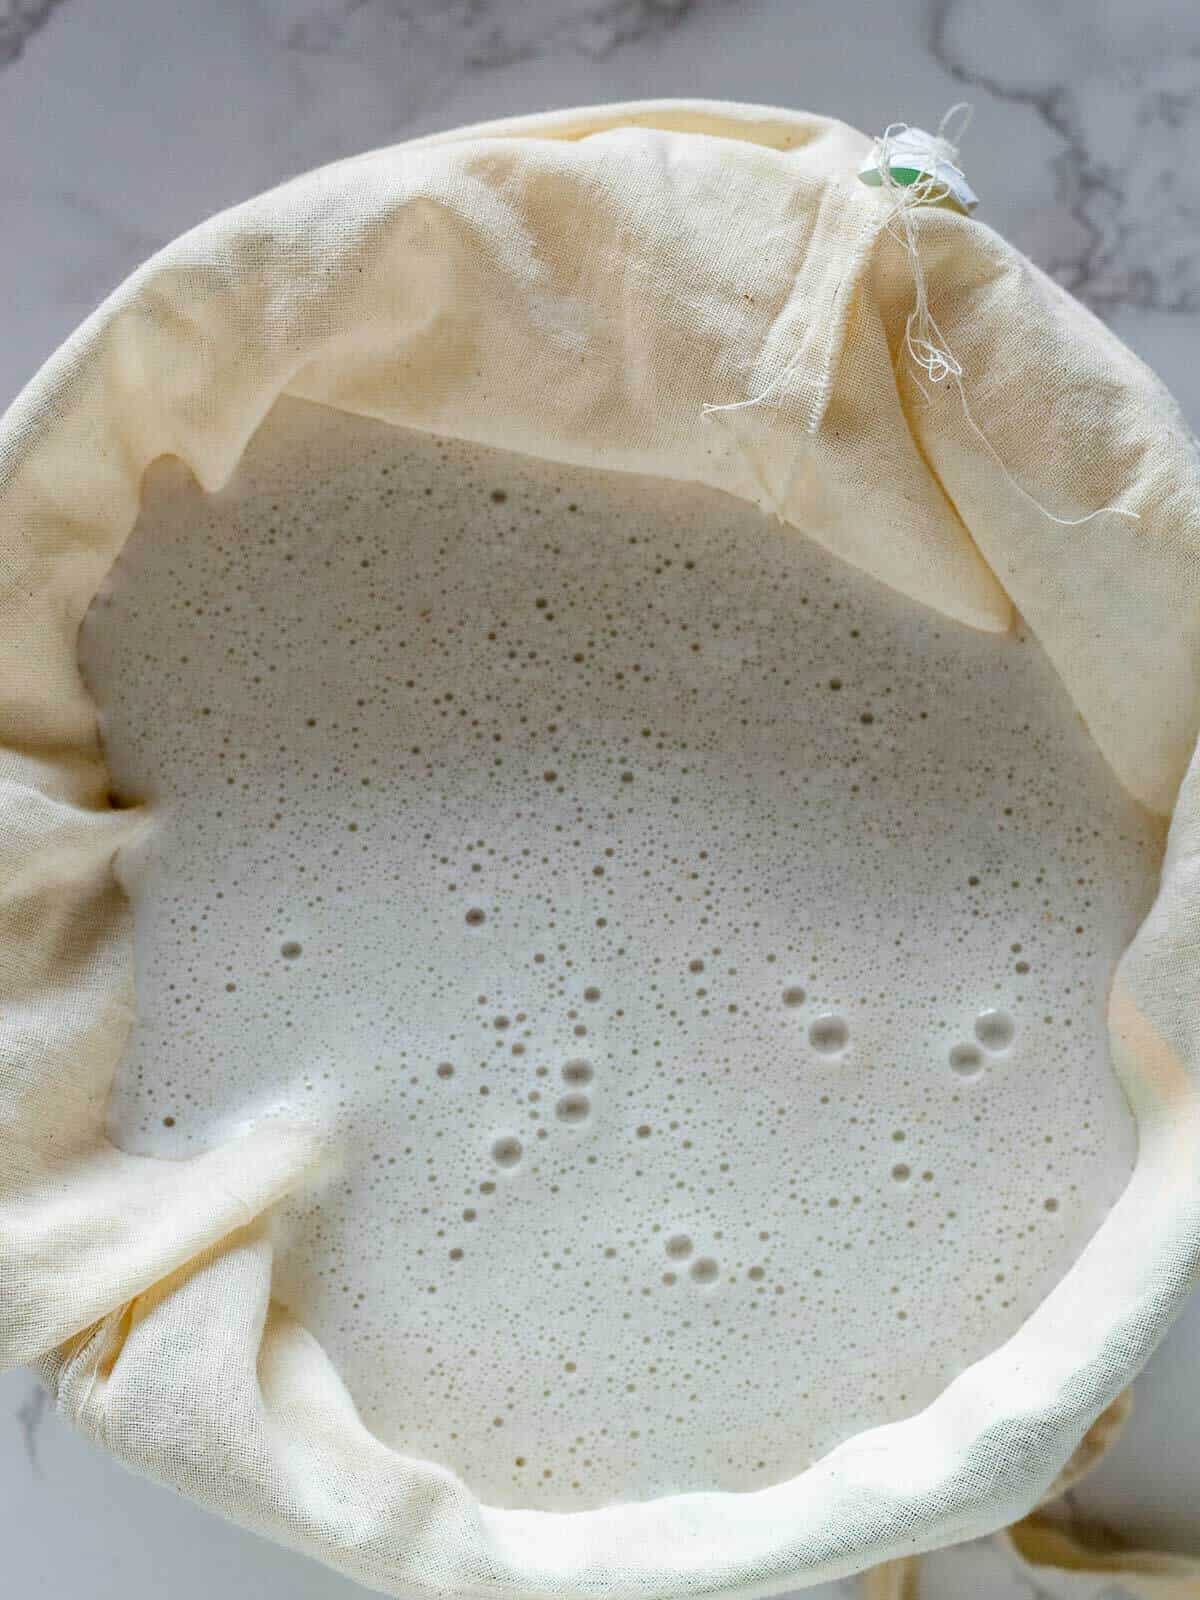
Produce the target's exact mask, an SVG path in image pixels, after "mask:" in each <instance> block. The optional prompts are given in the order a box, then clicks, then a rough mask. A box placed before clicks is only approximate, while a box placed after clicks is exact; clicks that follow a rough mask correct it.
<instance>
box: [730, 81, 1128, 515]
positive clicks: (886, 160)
mask: <svg viewBox="0 0 1200 1600" xmlns="http://www.w3.org/2000/svg"><path fill="white" fill-rule="evenodd" d="M971 115H972V108H971V106H970V105H968V104H967V103H966V101H959V102H958V103H957V104H956V105H953V106H951V107H950V109H949V111H947V112H946V114H945V116H944V117H943V118H942V120H941V122H940V123H939V124H938V131H937V133H936V134H933V135H930V134H924V135H923V138H922V147H923V149H924V151H925V155H926V162H925V166H924V170H923V171H922V172H921V174H920V176H919V177H918V178H917V179H916V180H915V181H914V182H913V183H910V184H904V183H901V182H900V181H899V179H898V178H897V177H896V176H895V174H894V173H893V171H892V155H893V146H894V144H895V141H896V140H897V139H898V138H900V136H901V135H904V136H905V137H906V141H907V149H906V151H905V153H904V155H903V157H899V156H898V157H897V165H908V164H909V163H910V162H911V159H912V141H913V139H914V136H918V137H922V136H921V130H919V129H915V128H911V127H910V126H909V124H908V123H906V122H893V123H890V124H889V125H888V126H887V127H886V128H885V129H884V131H883V133H882V135H881V136H880V137H879V138H878V139H876V140H875V146H874V160H875V165H876V167H877V168H878V171H879V178H880V183H881V185H882V187H883V188H884V189H885V190H886V191H887V193H888V195H889V196H890V198H891V208H890V210H889V211H888V214H887V217H886V218H885V220H884V227H885V229H886V230H887V232H888V233H890V234H891V236H892V238H893V239H895V240H896V242H897V243H898V244H899V245H900V247H901V249H902V250H903V251H904V253H905V255H906V256H907V257H908V263H909V269H910V271H911V273H912V280H913V292H914V303H913V309H912V310H911V311H910V312H909V314H908V317H907V318H906V320H905V324H904V345H905V349H906V350H907V351H908V355H909V359H910V360H911V362H912V364H913V366H914V368H916V369H918V370H919V371H921V372H923V373H924V374H925V376H926V377H927V378H928V379H929V381H930V382H931V383H944V382H945V381H946V380H947V379H949V380H950V381H951V382H952V383H953V384H954V386H955V388H956V389H957V390H958V397H959V400H960V401H961V403H962V408H963V416H964V417H965V418H966V421H967V425H968V426H969V427H970V429H971V431H972V432H973V433H974V434H975V436H976V438H977V439H978V440H979V441H980V443H981V444H982V445H983V447H984V449H985V450H986V451H987V452H988V454H989V455H990V456H991V458H992V460H993V461H995V463H996V465H997V466H998V467H999V468H1000V470H1001V472H1002V473H1003V474H1004V476H1005V478H1006V479H1007V480H1008V482H1009V483H1010V484H1011V485H1012V487H1013V488H1014V489H1015V490H1016V491H1017V493H1018V494H1019V495H1020V496H1021V498H1022V499H1023V500H1025V501H1027V502H1028V503H1029V504H1030V505H1031V506H1033V507H1034V508H1035V509H1036V510H1038V511H1039V512H1041V514H1042V516H1044V517H1046V518H1048V519H1049V521H1051V522H1054V523H1057V524H1058V526H1059V527H1061V528H1078V527H1080V526H1081V525H1082V524H1083V523H1085V522H1091V521H1092V519H1093V518H1094V517H1102V516H1104V515H1105V514H1106V513H1108V512H1111V513H1112V515H1113V516H1117V517H1126V518H1128V519H1129V520H1130V521H1133V522H1138V521H1140V520H1141V514H1140V513H1139V512H1137V511H1129V510H1127V509H1126V508H1125V507H1124V506H1118V505H1108V506H1100V507H1099V508H1098V509H1097V510H1095V511H1089V512H1087V513H1085V515H1084V516H1082V517H1060V516H1057V515H1056V514H1055V513H1054V512H1053V511H1051V510H1050V509H1049V507H1048V506H1044V505H1043V504H1042V502H1041V501H1040V500H1039V499H1037V497H1036V496H1035V495H1032V494H1030V492H1029V490H1028V489H1026V488H1025V486H1024V485H1023V484H1022V483H1020V482H1018V480H1017V479H1016V478H1015V477H1014V476H1013V474H1012V473H1011V472H1010V471H1009V469H1008V467H1007V466H1006V464H1005V462H1004V460H1003V458H1002V457H1001V456H1000V454H999V452H998V451H997V450H996V448H995V446H994V445H993V444H992V442H991V440H990V439H989V438H988V437H987V435H986V434H985V433H984V431H983V429H982V428H981V427H980V426H979V424H978V423H977V422H976V420H975V418H974V416H973V415H972V412H971V408H970V406H969V405H968V403H967V394H966V390H965V388H964V387H963V369H962V365H961V363H960V362H959V361H958V359H957V358H956V357H955V355H954V353H953V352H952V351H951V349H950V347H949V345H948V343H947V341H946V337H945V335H944V334H943V333H942V331H941V329H940V328H939V327H938V325H937V322H936V320H935V318H934V315H933V313H932V311H930V309H929V297H928V293H927V290H926V284H925V269H924V267H923V266H922V263H921V253H920V251H919V249H918V248H917V229H916V224H915V222H914V219H913V211H914V209H915V207H917V206H919V205H929V204H932V203H934V202H936V201H938V200H943V199H945V198H946V197H947V196H948V195H949V194H950V193H951V180H952V179H953V178H955V177H957V178H963V172H962V168H961V167H960V166H959V164H958V146H957V143H956V142H955V140H956V139H960V138H961V137H962V135H963V134H964V133H965V132H966V130H967V127H968V125H969V123H970V120H971ZM956 118H958V119H960V120H959V121H958V124H957V126H954V127H953V132H954V138H952V137H951V128H952V125H953V124H954V122H955V119H956ZM947 169H949V175H948V176H945V177H943V176H939V173H946V171H947ZM964 181H965V180H964ZM799 359H800V355H799V352H797V354H796V355H795V356H793V358H792V360H791V361H789V362H788V364H787V365H786V366H785V367H784V368H783V370H782V371H781V372H780V373H779V374H778V376H777V377H776V378H774V379H773V380H772V382H770V383H769V384H767V386H766V388H764V389H762V390H761V391H760V392H759V393H758V394H756V395H753V396H751V397H750V398H749V399H748V400H734V401H730V402H729V403H727V404H725V405H712V404H708V405H704V406H702V407H701V416H702V417H703V418H704V419H705V421H709V420H711V418H712V417H714V416H716V415H718V414H719V413H722V412H729V411H745V410H747V409H749V408H750V407H752V406H758V405H761V404H762V403H763V401H764V400H766V399H768V398H769V397H770V396H771V395H772V394H774V393H776V391H777V390H779V389H781V388H782V387H783V385H784V384H785V383H786V382H787V380H788V378H789V377H790V376H791V374H792V373H793V371H794V370H795V368H796V364H797V362H798V361H799ZM914 381H915V382H916V385H917V388H918V389H920V391H921V393H922V395H923V396H924V398H925V402H926V404H927V405H931V404H932V403H933V402H932V400H931V398H930V395H929V393H928V391H927V390H926V388H925V386H924V384H922V382H921V380H920V379H919V378H915V379H914ZM754 475H755V477H756V478H757V480H758V482H759V484H760V486H761V487H763V488H765V487H766V485H765V483H764V482H763V478H762V474H761V473H760V472H758V471H757V469H755V474H754ZM794 478H795V464H794V463H793V468H792V472H791V473H790V474H789V480H788V487H789V490H790V487H791V484H792V482H793V481H794ZM768 498H770V499H771V500H772V501H773V503H774V509H775V512H776V515H777V516H779V517H780V518H781V519H782V518H783V509H782V506H781V504H780V503H779V501H778V500H776V498H775V496H773V495H770V494H768Z"/></svg>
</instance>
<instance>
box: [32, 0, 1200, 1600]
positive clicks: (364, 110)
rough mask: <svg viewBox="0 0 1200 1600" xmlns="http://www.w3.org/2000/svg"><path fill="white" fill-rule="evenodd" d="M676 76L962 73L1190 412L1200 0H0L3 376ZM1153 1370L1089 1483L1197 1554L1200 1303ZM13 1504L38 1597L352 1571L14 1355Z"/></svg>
mask: <svg viewBox="0 0 1200 1600" xmlns="http://www.w3.org/2000/svg"><path fill="white" fill-rule="evenodd" d="M662 95H702V96H710V97H723V98H731V99H740V100H750V101H759V102H766V103H774V104H787V105H797V106H803V107H806V108H808V109H811V110H815V111H821V112H825V113H829V114H832V115H834V116H838V117H841V118H843V119H845V120H846V121H848V122H852V123H855V124H856V125H858V126H859V127H861V128H864V129H866V130H869V131H878V130H879V129H880V128H881V127H882V126H883V125H884V124H885V123H887V122H889V121H892V120H896V119H903V120H908V121H912V122H915V123H918V124H923V125H925V126H930V125H933V124H935V123H936V121H937V119H938V117H939V115H940V114H941V112H942V111H943V110H944V109H946V107H947V106H948V105H949V104H950V103H951V102H953V101H954V100H957V99H963V98H965V99H969V100H970V101H972V102H973V103H974V105H975V108H976V109H975V121H974V124H973V126H972V128H971V130H970V132H969V134H968V136H967V139H966V142H965V144H964V152H963V154H964V164H965V165H966V168H967V171H968V174H969V176H970V178H971V181H972V184H973V185H974V187H975V188H976V189H977V190H978V192H979V193H980V195H981V196H982V201H983V204H982V210H981V213H980V215H981V216H982V217H983V218H984V219H985V220H986V221H988V222H989V223H991V224H992V225H993V226H994V227H997V228H999V229H1000V230H1001V231H1002V232H1004V233H1006V234H1007V235H1008V236H1009V237H1010V238H1011V239H1013V240H1014V242H1015V243H1017V244H1018V245H1020V246H1021V248H1022V249H1024V250H1026V251H1027V252H1028V253H1029V254H1030V255H1032V256H1033V257H1034V258H1035V259H1036V260H1037V261H1039V262H1040V263H1041V264H1042V265H1043V266H1045V267H1047V268H1048V270H1050V271H1052V272H1053V273H1054V274H1055V276H1057V277H1058V278H1059V279H1061V281H1062V282H1064V283H1065V284H1067V285H1068V286H1069V287H1070V288H1071V289H1072V290H1073V291H1074V292H1075V293H1077V294H1079V295H1080V296H1081V297H1082V298H1083V299H1084V300H1086V301H1087V302H1088V303H1089V304H1090V305H1091V306H1092V307H1093V309H1095V310H1096V311H1097V312H1098V313H1099V315H1101V316H1102V317H1104V318H1105V319H1106V320H1108V321H1109V322H1110V323H1111V324H1112V325H1113V326H1114V327H1115V328H1116V329H1117V331H1118V332H1119V333H1120V334H1121V336H1122V337H1123V338H1125V339H1126V340H1127V341H1128V342H1129V343H1130V344H1131V345H1132V346H1133V347H1134V348H1135V349H1136V350H1137V351H1139V353H1140V354H1142V355H1143V356H1144V357H1145V359H1147V360H1148V361H1149V362H1150V363H1151V364H1152V365H1153V366H1155V367H1156V368H1157V369H1158V371H1159V372H1160V373H1161V374H1162V376H1163V377H1164V378H1165V380H1166V381H1167V383H1168V384H1169V385H1170V386H1171V388H1172V389H1173V390H1174V391H1175V393H1176V395H1177V397H1178V399H1179V400H1180V402H1181V404H1182V405H1183V408H1184V410H1185V413H1186V414H1187V415H1188V416H1189V417H1190V418H1191V419H1192V421H1193V425H1197V426H1200V323H1198V320H1197V312H1198V311H1200V169H1198V168H1197V166H1196V163H1195V161H1194V158H1193V155H1194V146H1193V144H1192V140H1193V138H1195V137H1196V136H1197V135H1200V12H1197V11H1196V9H1195V7H1194V4H1193V3H1192V0H1087V3H1085V0H1006V3H1005V4H1003V5H995V4H987V3H985V0H108V3H107V4H105V5H103V6H101V5H98V4H95V3H93V4H88V3H87V0H0V151H3V153H4V159H3V160H2V161H0V216H2V217H3V221H4V241H5V248H4V249H3V250H0V306H2V307H3V323H2V326H3V339H2V340H0V405H2V404H5V403H7V401H8V400H9V399H10V398H11V397H12V396H13V395H14V394H15V393H16V392H17V390H18V389H19V388H20V386H21V384H22V383H23V382H24V381H25V379H26V378H27V377H29V376H30V375H31V374H32V372H33V371H34V370H35V369H36V368H37V366H38V365H39V363H40V362H41V361H42V360H43V359H44V358H45V357H46V356H47V355H48V354H49V353H50V352H51V351H52V350H53V348H54V347H55V345H56V344H57V343H58V342H59V341H60V340H61V339H62V338H64V337H65V336H66V335H67V334H68V333H69V332H70V331H71V329H72V328H73V327H74V326H75V325H76V324H77V323H78V322H79V320H80V319H81V318H82V317H83V316H84V315H86V313H87V312H88V311H90V310H91V309H92V307H93V306H94V305H95V304H96V303H97V301H98V300H99V299H101V298H102V297H103V295H104V294H105V293H106V292H107V291H108V290H109V289H110V288H112V287H113V286H114V285H115V284H117V283H118V282H119V281H120V280H121V278H122V277H124V276H125V274H126V273H128V272H129V271H130V270H131V269H132V268H133V267H134V266H136V265H137V264H138V263H139V262H140V261H141V260H142V259H144V257H145V256H146V255H147V254H149V253H150V252H151V251H152V250H153V249H155V248H156V247H157V246H158V245H160V244H162V243H164V242H165V241H167V240H168V239H170V238H171V237H172V236H173V235H175V234H176V233H178V232H180V231H181V230H182V229H184V228H186V227H188V226H190V225H191V224H192V223H194V222H197V221H199V220H200V219H201V218H203V217H205V216H207V215H209V214H211V213H212V212H213V211H216V210H219V209H220V208H222V207H223V206H226V205H229V204H231V203H233V202H235V201H238V200H241V199H244V198H246V197H247V196H249V195H251V194H253V193H255V192H256V191H257V190H260V189H262V188H264V187H267V186H268V185H270V184H273V183H275V182H277V181H279V180H281V179H283V178H286V177H288V176H291V175H292V174H294V173H296V172H299V171H302V170H304V169H305V168H307V167H311V166H314V165H317V164H319V163H322V162H325V161H329V160H332V159H335V158H337V157H339V156H342V155H346V154H349V153H352V152H355V151H358V150H362V149H367V148H370V147H372V146H376V145H381V144H387V143H391V142H393V141H395V140H397V139H402V138H405V137H407V136H410V135H412V134H416V133H422V132H428V131H431V130H433V129H437V128H441V127H449V126H452V125H454V124H456V123H461V122H467V121H476V120H478V119H481V118H484V117H491V116H499V115H505V114H509V113H514V112H521V111H528V110H533V109H542V108H545V107H549V106H555V105H568V104H573V103H585V102H592V103H596V102H601V101H606V100H616V99H629V98H635V97H640V96H662ZM1138 1396H1139V1400H1140V1405H1139V1409H1138V1413H1137V1415H1136V1417H1135V1420H1134V1422H1133V1424H1132V1425H1131V1427H1130V1428H1129V1430H1128V1432H1127V1434H1126V1436H1125V1438H1124V1439H1123V1440H1122V1442H1121V1443H1120V1444H1119V1445H1118V1447H1117V1448H1116V1450H1115V1451H1114V1452H1113V1454H1112V1456H1111V1457H1110V1459H1109V1461H1108V1462H1106V1463H1105V1464H1104V1465H1103V1466H1102V1467H1101V1468H1100V1470H1099V1471H1098V1472H1097V1473H1096V1474H1095V1476H1094V1477H1093V1478H1092V1479H1091V1480H1089V1482H1088V1483H1087V1484H1086V1485H1084V1486H1083V1487H1082V1488H1080V1489H1079V1490H1078V1491H1077V1492H1076V1495H1075V1497H1074V1500H1075V1509H1076V1511H1077V1512H1079V1513H1080V1514H1085V1513H1086V1514H1089V1515H1092V1516H1095V1517H1099V1518H1102V1519H1103V1520H1104V1521H1105V1522H1107V1523H1108V1524H1109V1525H1111V1526H1112V1527H1114V1528H1116V1529H1118V1530H1120V1532H1122V1533H1123V1534H1124V1535H1126V1536H1127V1537H1129V1538H1130V1539H1132V1540H1136V1541H1142V1542H1148V1541H1154V1542H1158V1543H1160V1544H1166V1545H1170V1546H1172V1547H1174V1548H1176V1549H1181V1550H1193V1551H1196V1552H1200V1509H1198V1508H1200V1425H1198V1424H1200V1301H1194V1302H1193V1303H1192V1306H1191V1307H1190V1309H1189V1310H1188V1311H1187V1312H1185V1314H1184V1317H1183V1319H1182V1321H1181V1322H1180V1324H1179V1325H1178V1326H1177V1327H1176V1329H1175V1330H1174V1332H1173V1333H1172V1334H1171V1335H1170V1337H1169V1338H1168V1340H1167V1341H1166V1343H1165V1345H1164V1346H1163V1348H1162V1350H1161V1351H1160V1352H1159V1354H1158V1355H1157V1356H1156V1358H1155V1359H1154V1361H1153V1362H1152V1363H1151V1366H1150V1367H1149V1369H1148V1370H1147V1372H1146V1373H1145V1374H1144V1376H1143V1377H1142V1379H1141V1380H1140V1381H1139V1384H1138ZM6 1419H7V1420H6ZM0 1502H2V1503H3V1505H4V1509H5V1515H4V1518H3V1540H4V1565H5V1567H6V1569H7V1570H6V1572H5V1574H4V1579H5V1580H7V1583H6V1584H5V1583H3V1582H0V1588H2V1589H3V1592H5V1593H12V1594H13V1595H19V1596H21V1597H23V1600H24V1597H26V1596H35V1595H45V1596H67V1595H72V1596H74V1595H80V1594H86V1595H88V1596H89V1597H90V1600H109V1597H113V1600H115V1597H116V1596H118V1595H120V1596H121V1600H151V1597H158V1596H161V1595H164V1594H169V1595H170V1596H171V1597H172V1600H190V1597H192V1596H195V1597H196V1600H200V1597H201V1596H205V1597H207V1596H208V1595H209V1594H211V1592H212V1591H213V1589H214V1587H215V1586H219V1587H220V1589H221V1591H222V1592H223V1593H224V1594H225V1595H227V1596H228V1597H229V1600H251V1597H254V1600H260V1597H261V1600H277V1597H278V1600H282V1597H284V1596H287V1597H289V1600H334V1597H337V1596H342V1595H345V1596H346V1597H347V1600H349V1597H350V1596H351V1595H353V1594H360V1593H361V1592H362V1591H361V1590H358V1589H355V1588H354V1587H353V1586H352V1585H350V1584H348V1583H345V1582H343V1581H342V1580H340V1579H337V1578H335V1577H333V1576H331V1575H330V1574H328V1573H326V1572H325V1571H324V1570H323V1569H321V1568H320V1567H318V1566H316V1565H314V1564H312V1563H310V1562H307V1561H305V1560H302V1559H301V1558H299V1557H296V1556H292V1555H290V1554H288V1553H286V1552H283V1551H280V1550H277V1549H275V1548H274V1547H272V1546H270V1545H268V1544H265V1543H263V1542H261V1541H259V1540H257V1539H255V1538H253V1537H251V1536H249V1535H246V1534H243V1533H241V1532H239V1531H238V1530H236V1529H233V1528H231V1527H227V1526H225V1525H224V1524H222V1523H219V1522H217V1521H215V1520H214V1519H212V1518H210V1517H208V1516H207V1515H205V1514H204V1513H202V1512H200V1511H197V1510H195V1509H194V1508H193V1507H191V1506H190V1505H188V1504H186V1503H185V1502H183V1501H181V1500H180V1499H179V1498H178V1497H177V1496H175V1495H173V1494H171V1493H169V1492H167V1491H165V1490H163V1489H160V1488H157V1487H154V1486H151V1485H149V1484H145V1483H142V1482H140V1481H139V1480H137V1479H134V1478H132V1477H130V1476H129V1475H127V1474H126V1473H124V1472H123V1471H122V1470H121V1469H119V1468H118V1467H116V1466H115V1465H113V1464H112V1463H111V1462H110V1461H108V1460H107V1459H106V1458H104V1457H103V1456H102V1455H101V1454H99V1453H98V1452H97V1451H95V1450H93V1449H92V1448H91V1447H90V1446H88V1445H86V1444H85V1443H84V1442H83V1441H82V1440H80V1439H79V1438H77V1437H75V1436H74V1435H73V1434H72V1433H71V1432H70V1431H69V1430H68V1429H67V1428H65V1427H64V1426H63V1425H62V1424H61V1423H60V1422H59V1421H58V1419H57V1418H55V1417H53V1416H52V1415H51V1414H50V1413H49V1412H48V1409H47V1407H46V1405H45V1403H44V1397H43V1396H41V1394H40V1391H39V1390H38V1389H37V1387H36V1385H35V1384H34V1383H33V1382H32V1380H30V1379H29V1378H27V1377H25V1376H24V1375H22V1374H10V1375H8V1376H6V1377H4V1378H3V1379H0ZM1039 1588H1040V1586H1038V1585H1035V1584H1033V1583H1031V1582H1030V1580H1029V1579H1028V1578H1027V1577H1024V1578H1019V1577H1014V1576H1013V1574H1012V1570H1011V1565H1010V1563H1009V1562H1008V1560H1007V1559H1006V1557H1005V1555H1004V1553H1003V1551H1002V1550H1001V1549H1000V1547H999V1546H997V1545H994V1544H985V1545H980V1546H967V1547H964V1548H963V1549H961V1550H958V1551H953V1552H946V1553H944V1554H942V1555H940V1556H939V1557H937V1558H935V1559H934V1560H932V1561H931V1562H929V1563H928V1564H927V1570H926V1573H925V1581H924V1589H923V1593H924V1594H925V1595H926V1597H927V1600H938V1597H940V1596H945V1597H947V1600H948V1597H949V1596H951V1595H954V1596H959V1595H967V1594H970V1595H971V1596H978V1597H979V1600H989V1597H991V1596H993V1595H994V1596H996V1597H997V1600H998V1597H999V1596H1001V1595H1014V1596H1016V1595H1025V1596H1028V1595H1029V1594H1031V1593H1034V1592H1036V1591H1037V1590H1038V1589H1039ZM813 1592H814V1593H816V1594H821V1595H825V1596H831V1595H832V1594H834V1593H835V1592H840V1593H845V1594H849V1593H850V1592H852V1586H842V1587H841V1588H840V1589H839V1590H835V1589H823V1590H819V1591H813Z"/></svg>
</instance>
